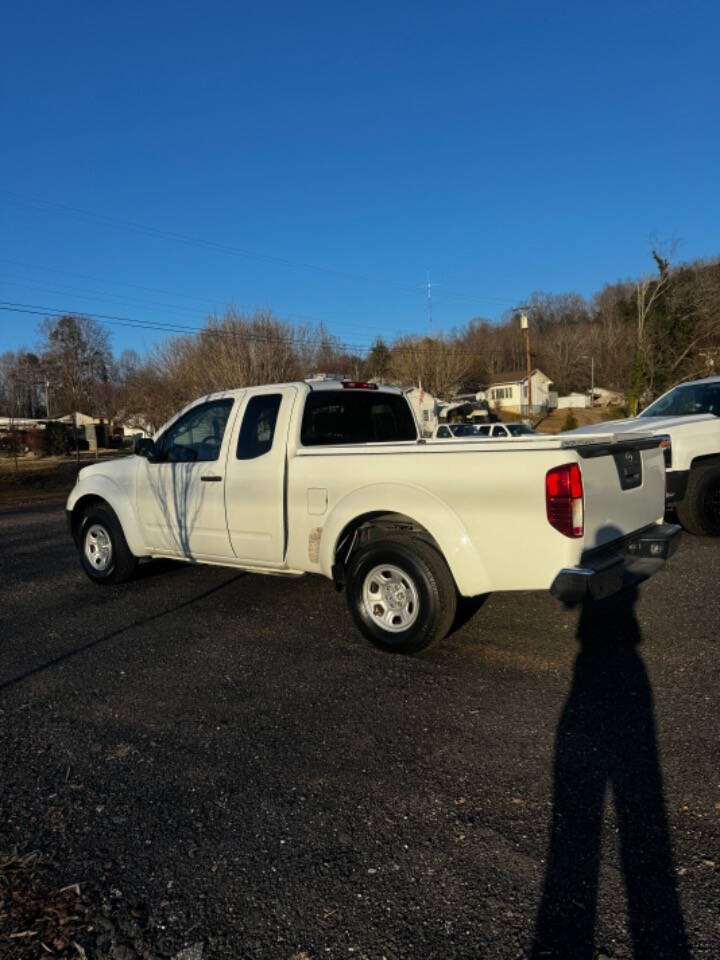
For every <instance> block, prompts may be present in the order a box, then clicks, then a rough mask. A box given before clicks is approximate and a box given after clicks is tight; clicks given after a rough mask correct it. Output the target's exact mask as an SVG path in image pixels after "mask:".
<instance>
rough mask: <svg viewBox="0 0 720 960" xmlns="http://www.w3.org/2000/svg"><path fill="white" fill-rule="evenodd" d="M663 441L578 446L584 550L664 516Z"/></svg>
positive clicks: (622, 440)
mask: <svg viewBox="0 0 720 960" xmlns="http://www.w3.org/2000/svg"><path fill="white" fill-rule="evenodd" d="M661 441H662V438H661V437H648V436H645V437H635V438H633V437H628V436H627V435H621V437H617V438H611V439H610V440H609V441H608V442H607V443H605V444H592V445H590V444H588V445H587V446H585V445H578V446H577V447H575V450H576V452H577V453H578V455H579V457H580V468H581V470H582V478H583V491H584V496H585V542H584V546H585V548H586V549H588V550H589V549H593V548H595V547H600V546H604V545H605V544H607V543H611V542H612V541H613V540H617V539H619V538H620V537H626V536H628V535H629V534H631V533H634V532H635V531H636V530H642V529H643V528H644V527H647V526H649V525H650V524H654V523H658V522H659V521H661V520H662V519H663V515H664V513H665V460H664V457H663V451H662V450H661V448H660V443H661Z"/></svg>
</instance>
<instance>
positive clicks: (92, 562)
mask: <svg viewBox="0 0 720 960" xmlns="http://www.w3.org/2000/svg"><path fill="white" fill-rule="evenodd" d="M78 550H79V551H80V562H81V563H82V566H83V569H84V571H85V573H86V574H87V575H88V577H90V579H91V580H92V581H93V582H94V583H101V584H105V583H122V582H123V581H125V580H130V579H131V577H132V576H133V575H134V573H135V570H136V568H137V558H136V557H135V556H134V555H133V554H132V553H131V552H130V548H129V547H128V545H127V541H126V540H125V534H124V533H123V531H122V527H121V526H120V522H119V520H118V518H117V517H116V516H115V514H114V512H113V511H112V510H111V509H110V507H107V506H104V505H103V504H97V505H94V506H92V507H90V508H89V509H88V510H87V512H86V513H85V515H84V516H83V518H82V522H81V524H80V530H79V531H78Z"/></svg>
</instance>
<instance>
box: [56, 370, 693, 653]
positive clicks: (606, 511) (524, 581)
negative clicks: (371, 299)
mask: <svg viewBox="0 0 720 960" xmlns="http://www.w3.org/2000/svg"><path fill="white" fill-rule="evenodd" d="M664 500H665V470H664V464H663V456H662V451H661V450H660V448H659V440H658V439H657V438H654V437H639V436H638V437H632V438H628V439H623V440H620V441H618V440H616V439H615V438H614V437H613V436H612V435H608V436H605V437H596V438H575V439H567V438H566V437H563V438H559V437H543V436H535V437H527V438H526V437H518V438H514V439H505V440H498V441H494V440H492V439H491V440H478V441H474V440H468V441H465V440H457V441H456V442H455V443H451V444H450V443H447V442H443V441H437V442H435V441H427V440H423V439H421V438H420V436H419V431H418V427H417V424H416V421H415V419H414V416H413V413H412V409H411V407H410V405H409V404H408V402H407V399H406V397H405V396H404V394H403V392H402V391H401V390H398V389H395V388H392V387H381V388H378V387H377V385H376V384H374V383H359V382H355V381H338V380H335V381H332V380H325V381H302V382H297V383H289V384H280V385H270V386H262V387H254V388H249V389H243V390H228V391H226V392H224V393H216V394H212V395H210V396H206V397H203V398H202V399H199V400H197V401H195V402H194V403H192V404H190V405H189V406H188V407H186V408H185V409H184V410H182V411H181V412H180V413H179V414H178V415H177V416H176V417H174V418H173V419H172V420H170V421H169V422H168V423H167V424H166V425H165V426H164V427H163V428H162V429H161V430H160V431H159V432H158V433H157V434H156V436H155V437H154V439H152V440H150V439H144V440H138V442H137V444H136V454H135V455H133V456H130V457H125V458H122V459H119V460H115V461H108V462H100V463H97V464H94V465H92V466H89V467H85V468H84V469H83V470H81V471H80V474H79V476H78V482H77V485H76V486H75V488H74V489H73V491H72V493H71V494H70V497H69V499H68V502H67V517H68V524H69V528H70V531H71V533H72V536H73V538H74V540H75V543H76V545H77V547H78V550H79V553H80V558H81V561H82V565H83V567H84V569H85V571H86V573H87V574H88V576H89V577H90V578H91V579H92V580H94V581H96V582H97V583H117V582H120V581H122V580H125V579H128V578H129V577H130V576H132V574H133V572H134V571H135V569H136V566H137V564H138V562H139V561H140V560H143V559H147V558H153V557H172V558H176V559H180V560H186V561H192V562H198V563H210V564H218V565H223V566H228V567H236V568H238V567H239V568H242V569H244V570H249V571H253V572H255V573H270V574H285V575H289V576H298V575H301V574H304V573H319V574H323V575H324V576H326V577H329V578H332V579H333V580H334V581H335V583H336V584H337V585H338V587H345V588H346V591H347V598H348V603H349V607H350V611H351V613H352V616H353V617H354V619H355V622H356V623H357V625H358V627H359V628H360V630H361V631H362V632H363V633H364V634H365V635H366V637H368V638H369V639H370V640H371V641H373V642H374V643H376V644H377V645H379V646H381V647H383V648H385V649H389V650H400V651H414V650H419V649H421V648H422V647H424V646H426V645H427V644H428V643H430V642H431V641H432V640H434V639H436V638H438V637H441V636H443V635H444V634H445V633H447V631H448V629H449V628H450V626H451V624H452V622H453V619H454V615H455V610H456V602H457V597H458V595H462V596H466V597H472V596H476V595H479V594H484V593H488V592H491V591H496V590H533V589H540V590H547V589H550V590H551V591H552V592H553V593H554V594H555V595H557V596H558V597H560V598H561V599H564V600H567V601H581V600H583V599H584V598H585V597H595V598H599V597H603V596H605V595H607V594H610V593H613V592H615V591H616V590H618V589H619V588H620V586H621V584H622V580H623V576H624V570H625V566H626V564H627V563H631V562H632V561H633V559H634V558H637V557H655V558H666V557H668V556H669V555H670V554H671V553H672V552H673V551H674V549H675V547H676V546H677V543H678V538H679V535H680V528H679V527H678V526H676V525H671V524H664V523H662V518H663V513H664Z"/></svg>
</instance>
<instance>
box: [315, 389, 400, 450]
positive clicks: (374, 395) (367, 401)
mask: <svg viewBox="0 0 720 960" xmlns="http://www.w3.org/2000/svg"><path fill="white" fill-rule="evenodd" d="M400 440H417V428H416V426H415V420H414V419H413V415H412V413H411V411H410V407H409V405H408V403H407V401H406V400H405V398H404V397H403V396H400V395H399V394H393V393H379V392H376V391H374V390H373V391H370V390H368V391H360V390H318V391H317V392H316V393H311V394H310V395H309V396H308V398H307V400H306V401H305V410H304V411H303V419H302V427H301V430H300V442H301V443H302V445H303V446H304V447H317V446H327V445H330V444H342V443H393V442H398V441H400Z"/></svg>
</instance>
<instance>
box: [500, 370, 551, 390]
mask: <svg viewBox="0 0 720 960" xmlns="http://www.w3.org/2000/svg"><path fill="white" fill-rule="evenodd" d="M535 373H542V370H540V369H538V368H537V367H533V369H532V372H531V374H530V376H532V375H533V374H535ZM543 376H544V374H543ZM523 380H527V370H505V371H503V372H501V373H491V374H490V376H489V377H488V384H489V386H491V387H495V386H497V384H499V383H522V382H523ZM550 382H551V383H552V380H551V381H550Z"/></svg>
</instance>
